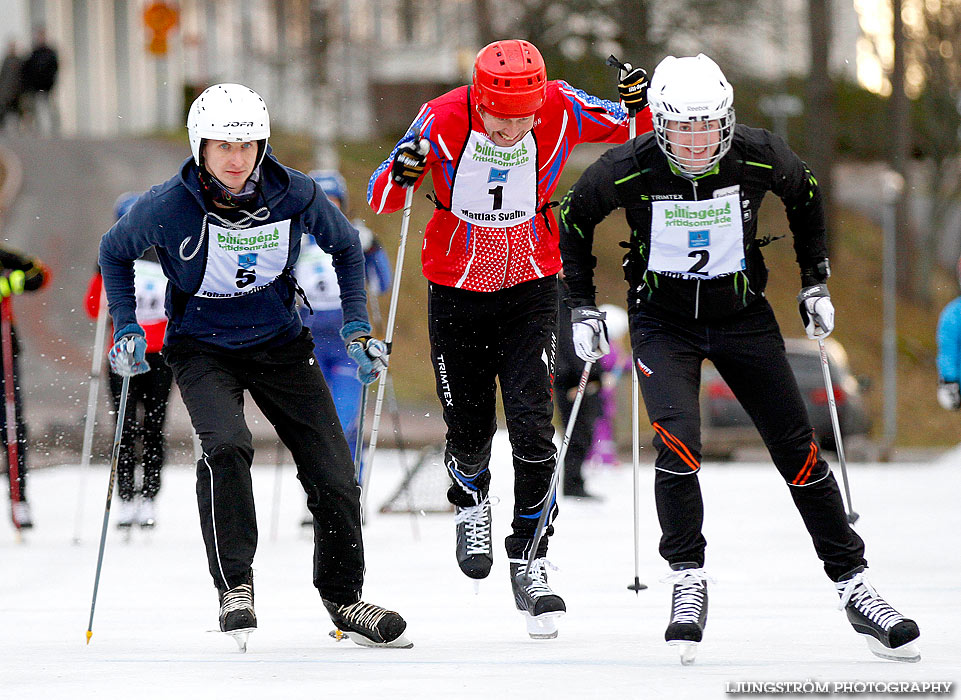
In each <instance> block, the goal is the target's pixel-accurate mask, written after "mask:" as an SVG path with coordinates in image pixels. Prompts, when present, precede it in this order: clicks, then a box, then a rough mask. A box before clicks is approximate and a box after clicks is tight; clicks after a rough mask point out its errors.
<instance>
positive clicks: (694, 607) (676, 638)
mask: <svg viewBox="0 0 961 700" xmlns="http://www.w3.org/2000/svg"><path fill="white" fill-rule="evenodd" d="M671 568H672V569H673V571H672V572H671V573H670V574H668V575H667V576H666V577H665V578H664V579H662V583H673V584H674V591H673V593H672V595H671V621H670V623H669V624H668V626H667V630H666V631H665V632H664V641H666V642H667V643H668V644H669V645H671V646H672V647H677V650H678V652H679V653H680V656H681V664H683V665H684V666H690V665H691V664H693V663H694V659H695V658H696V656H697V645H698V644H699V643H700V642H701V639H702V638H703V636H704V628H705V627H706V626H707V582H708V580H709V578H708V576H707V574H706V573H705V572H704V569H702V568H700V567H698V565H697V564H696V563H694V562H681V563H678V564H671Z"/></svg>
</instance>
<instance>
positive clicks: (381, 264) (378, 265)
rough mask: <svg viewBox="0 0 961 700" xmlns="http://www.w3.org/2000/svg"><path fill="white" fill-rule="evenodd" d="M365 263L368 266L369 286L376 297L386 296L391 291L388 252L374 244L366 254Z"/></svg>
mask: <svg viewBox="0 0 961 700" xmlns="http://www.w3.org/2000/svg"><path fill="white" fill-rule="evenodd" d="M364 262H365V263H366V265H367V286H368V287H370V291H371V292H373V294H374V295H375V296H380V295H381V294H386V292H387V290H388V289H390V261H389V260H388V259H387V251H385V250H384V249H383V248H381V247H380V245H379V244H378V243H376V242H375V243H374V244H373V245H372V246H371V247H370V248H368V249H367V251H366V252H365V253H364Z"/></svg>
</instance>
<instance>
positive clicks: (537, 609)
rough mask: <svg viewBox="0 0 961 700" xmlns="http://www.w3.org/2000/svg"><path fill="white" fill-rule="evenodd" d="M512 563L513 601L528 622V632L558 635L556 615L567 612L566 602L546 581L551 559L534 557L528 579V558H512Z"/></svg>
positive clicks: (538, 636) (545, 636) (548, 636)
mask: <svg viewBox="0 0 961 700" xmlns="http://www.w3.org/2000/svg"><path fill="white" fill-rule="evenodd" d="M510 566H511V590H512V591H513V592H514V603H515V604H516V605H517V609H518V610H519V611H520V613H521V614H522V615H523V616H524V619H525V620H526V622H527V634H529V635H530V637H531V639H554V638H555V637H556V636H557V618H559V617H561V616H562V615H563V614H564V613H566V612H567V606H566V605H565V604H564V599H563V598H561V597H560V596H559V595H557V594H556V593H555V592H554V591H552V590H551V587H550V585H548V583H547V567H548V566H551V564H550V562H548V561H547V559H546V558H544V557H541V558H539V559H535V560H534V561H533V563H532V564H531V570H530V577H529V578H527V579H526V580H525V576H524V572H525V571H526V569H527V560H526V559H511V560H510Z"/></svg>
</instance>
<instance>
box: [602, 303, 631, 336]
mask: <svg viewBox="0 0 961 700" xmlns="http://www.w3.org/2000/svg"><path fill="white" fill-rule="evenodd" d="M598 311H603V312H604V313H606V314H607V318H605V319H604V323H605V324H606V325H607V335H608V336H610V338H611V339H612V340H620V339H621V338H623V337H624V336H625V335H627V331H628V330H629V323H630V322H629V321H628V318H627V312H626V311H625V310H624V309H623V308H621V307H620V306H617V305H616V304H601V305H600V306H599V307H598Z"/></svg>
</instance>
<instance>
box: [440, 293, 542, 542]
mask: <svg viewBox="0 0 961 700" xmlns="http://www.w3.org/2000/svg"><path fill="white" fill-rule="evenodd" d="M556 324H557V280H556V278H555V277H554V276H551V277H546V278H542V279H538V280H532V281H529V282H523V283H521V284H518V285H516V286H513V287H508V288H505V289H501V290H498V291H496V292H473V291H468V290H464V289H456V288H454V287H445V286H442V285H438V284H434V283H431V284H430V285H429V288H428V325H429V333H430V343H431V357H432V360H433V364H434V374H435V377H436V380H437V396H438V398H439V399H440V401H441V405H442V406H443V407H444V421H445V423H446V424H447V449H446V454H445V460H444V461H445V463H446V464H447V469H448V471H449V472H450V476H451V481H452V486H451V488H450V490H449V491H448V499H449V500H450V502H451V503H453V504H454V505H457V506H460V507H462V508H463V507H470V506H473V505H476V504H478V503H480V502H481V501H482V500H483V499H484V498H486V497H487V493H488V488H489V486H490V470H489V468H490V458H491V441H492V439H493V437H494V432H495V431H496V429H497V414H496V405H495V403H496V390H497V382H498V381H499V382H500V389H501V398H502V400H503V405H504V415H505V418H506V420H507V432H508V435H509V437H510V442H511V450H512V452H513V463H514V517H513V521H512V524H511V528H512V534H511V536H509V537H508V538H507V542H506V545H507V551H508V556H510V557H520V556H523V553H524V551H525V546H526V545H527V544H528V543H529V542H530V541H531V540H532V539H533V537H534V533H535V531H536V529H537V521H538V519H539V518H540V515H541V512H542V509H543V508H544V505H545V503H546V501H547V498H548V491H549V490H550V483H551V478H552V477H553V474H554V463H555V458H556V450H555V448H554V440H553V438H554V426H553V424H552V422H551V421H552V418H553V415H554V404H553V402H552V399H551V392H552V377H553V373H554V351H555V344H556V333H555V329H556ZM549 507H550V508H551V512H550V514H549V517H548V527H547V529H546V532H545V537H544V538H543V540H542V542H541V545H540V548H539V550H540V551H539V553H540V554H541V555H543V554H544V553H546V551H547V538H548V536H549V535H550V534H552V533H553V526H552V525H551V522H552V521H553V518H554V517H556V515H557V505H556V498H555V499H554V500H553V501H552V502H551V503H550V505H549Z"/></svg>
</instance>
